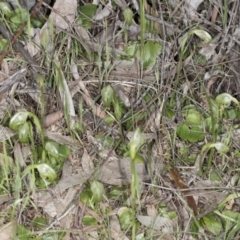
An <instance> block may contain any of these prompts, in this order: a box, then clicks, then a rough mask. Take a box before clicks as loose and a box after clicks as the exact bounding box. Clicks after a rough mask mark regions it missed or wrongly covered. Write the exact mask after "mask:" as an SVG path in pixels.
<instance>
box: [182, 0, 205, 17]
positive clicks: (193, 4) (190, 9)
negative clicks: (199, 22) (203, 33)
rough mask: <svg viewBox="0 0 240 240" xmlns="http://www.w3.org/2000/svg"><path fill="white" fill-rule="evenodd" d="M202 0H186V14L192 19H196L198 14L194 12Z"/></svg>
mask: <svg viewBox="0 0 240 240" xmlns="http://www.w3.org/2000/svg"><path fill="white" fill-rule="evenodd" d="M202 2H203V0H186V1H185V9H186V13H187V15H188V16H189V17H190V18H192V19H197V18H198V15H197V14H196V12H197V8H198V6H199V5H200V4H201V3H202Z"/></svg>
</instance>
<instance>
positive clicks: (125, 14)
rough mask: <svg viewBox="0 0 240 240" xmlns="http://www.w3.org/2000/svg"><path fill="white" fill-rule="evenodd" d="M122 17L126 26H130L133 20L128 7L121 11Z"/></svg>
mask: <svg viewBox="0 0 240 240" xmlns="http://www.w3.org/2000/svg"><path fill="white" fill-rule="evenodd" d="M123 17H124V20H125V23H126V25H127V26H131V24H132V21H133V11H132V10H131V9H130V8H126V9H125V10H124V11H123Z"/></svg>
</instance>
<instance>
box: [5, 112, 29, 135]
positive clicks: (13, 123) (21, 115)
mask: <svg viewBox="0 0 240 240" xmlns="http://www.w3.org/2000/svg"><path fill="white" fill-rule="evenodd" d="M28 115H29V113H28V112H17V113H15V114H14V115H13V117H12V118H11V120H10V122H9V127H10V128H11V129H12V130H14V131H17V130H18V129H19V128H20V126H22V125H23V124H24V123H25V122H26V120H27V118H28Z"/></svg>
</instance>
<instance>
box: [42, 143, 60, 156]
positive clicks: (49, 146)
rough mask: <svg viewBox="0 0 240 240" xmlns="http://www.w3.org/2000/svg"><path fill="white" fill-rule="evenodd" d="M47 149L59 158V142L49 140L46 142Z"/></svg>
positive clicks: (50, 153)
mask: <svg viewBox="0 0 240 240" xmlns="http://www.w3.org/2000/svg"><path fill="white" fill-rule="evenodd" d="M45 149H46V151H47V152H48V154H49V155H51V156H53V157H54V158H55V159H58V158H59V144H58V143H56V142H52V141H47V142H46V144H45Z"/></svg>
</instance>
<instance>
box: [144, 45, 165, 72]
mask: <svg viewBox="0 0 240 240" xmlns="http://www.w3.org/2000/svg"><path fill="white" fill-rule="evenodd" d="M161 50H162V44H160V43H159V42H156V41H152V40H148V41H147V42H146V43H145V45H144V47H143V55H142V56H141V59H140V61H141V63H142V65H143V68H144V69H145V70H151V69H152V68H153V66H154V65H155V64H156V61H157V57H158V54H159V52H160V51H161Z"/></svg>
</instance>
